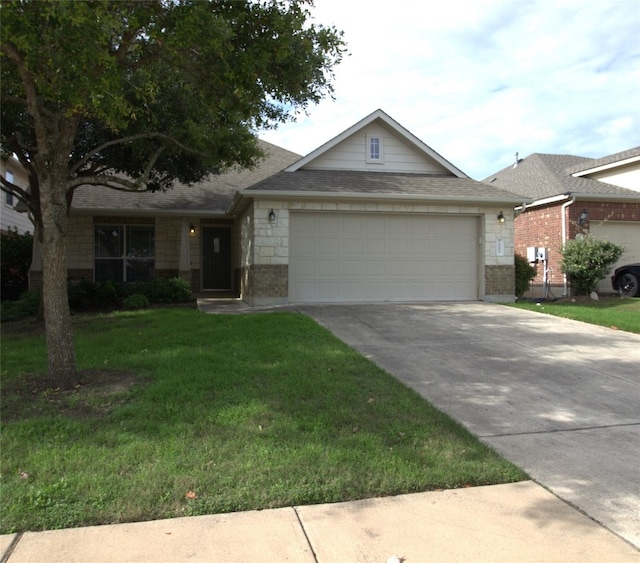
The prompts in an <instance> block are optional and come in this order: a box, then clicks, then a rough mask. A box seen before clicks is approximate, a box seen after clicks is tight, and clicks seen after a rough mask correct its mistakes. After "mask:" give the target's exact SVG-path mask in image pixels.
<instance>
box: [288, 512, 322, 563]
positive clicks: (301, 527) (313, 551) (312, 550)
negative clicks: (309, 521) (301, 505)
mask: <svg viewBox="0 0 640 563" xmlns="http://www.w3.org/2000/svg"><path fill="white" fill-rule="evenodd" d="M291 508H293V512H294V513H295V515H296V518H297V519H298V524H300V529H301V530H302V533H303V534H304V538H305V539H306V540H307V545H308V546H309V549H310V550H311V555H313V560H314V561H315V562H316V563H318V555H317V554H316V552H315V550H314V549H313V545H311V540H310V539H309V536H308V534H307V530H306V529H305V527H304V523H303V522H302V518H300V514H299V513H298V508H297V507H295V506H292V507H291Z"/></svg>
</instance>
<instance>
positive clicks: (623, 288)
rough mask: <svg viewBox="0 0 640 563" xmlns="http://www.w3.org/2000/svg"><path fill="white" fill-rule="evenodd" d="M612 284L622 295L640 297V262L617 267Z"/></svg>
mask: <svg viewBox="0 0 640 563" xmlns="http://www.w3.org/2000/svg"><path fill="white" fill-rule="evenodd" d="M611 286H612V287H613V289H614V290H615V291H617V292H618V293H619V294H620V295H622V297H640V264H627V265H626V266H621V267H620V268H616V269H615V271H614V272H613V276H612V277H611Z"/></svg>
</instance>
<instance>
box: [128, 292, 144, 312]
mask: <svg viewBox="0 0 640 563" xmlns="http://www.w3.org/2000/svg"><path fill="white" fill-rule="evenodd" d="M122 306H123V307H124V308H125V309H146V308H147V307H148V306H149V299H147V296H146V295H142V294H141V293H134V294H133V295H129V297H125V298H124V300H123V301H122Z"/></svg>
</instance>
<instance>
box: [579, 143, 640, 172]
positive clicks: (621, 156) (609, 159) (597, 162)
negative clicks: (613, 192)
mask: <svg viewBox="0 0 640 563" xmlns="http://www.w3.org/2000/svg"><path fill="white" fill-rule="evenodd" d="M634 156H640V147H634V148H632V149H628V150H626V151H622V152H617V153H615V154H610V155H608V156H604V157H602V158H596V159H589V162H588V163H585V164H579V165H577V166H572V167H571V168H569V169H568V170H567V172H568V173H569V174H575V173H576V172H582V171H583V170H589V169H590V168H596V167H598V166H606V165H607V164H613V163H614V162H619V161H621V160H626V159H628V158H632V157H634Z"/></svg>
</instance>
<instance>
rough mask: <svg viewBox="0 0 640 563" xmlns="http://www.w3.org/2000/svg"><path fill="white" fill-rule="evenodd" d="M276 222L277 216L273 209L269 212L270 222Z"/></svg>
mask: <svg viewBox="0 0 640 563" xmlns="http://www.w3.org/2000/svg"><path fill="white" fill-rule="evenodd" d="M275 220H276V214H275V212H274V210H273V209H272V210H271V211H269V221H275Z"/></svg>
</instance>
